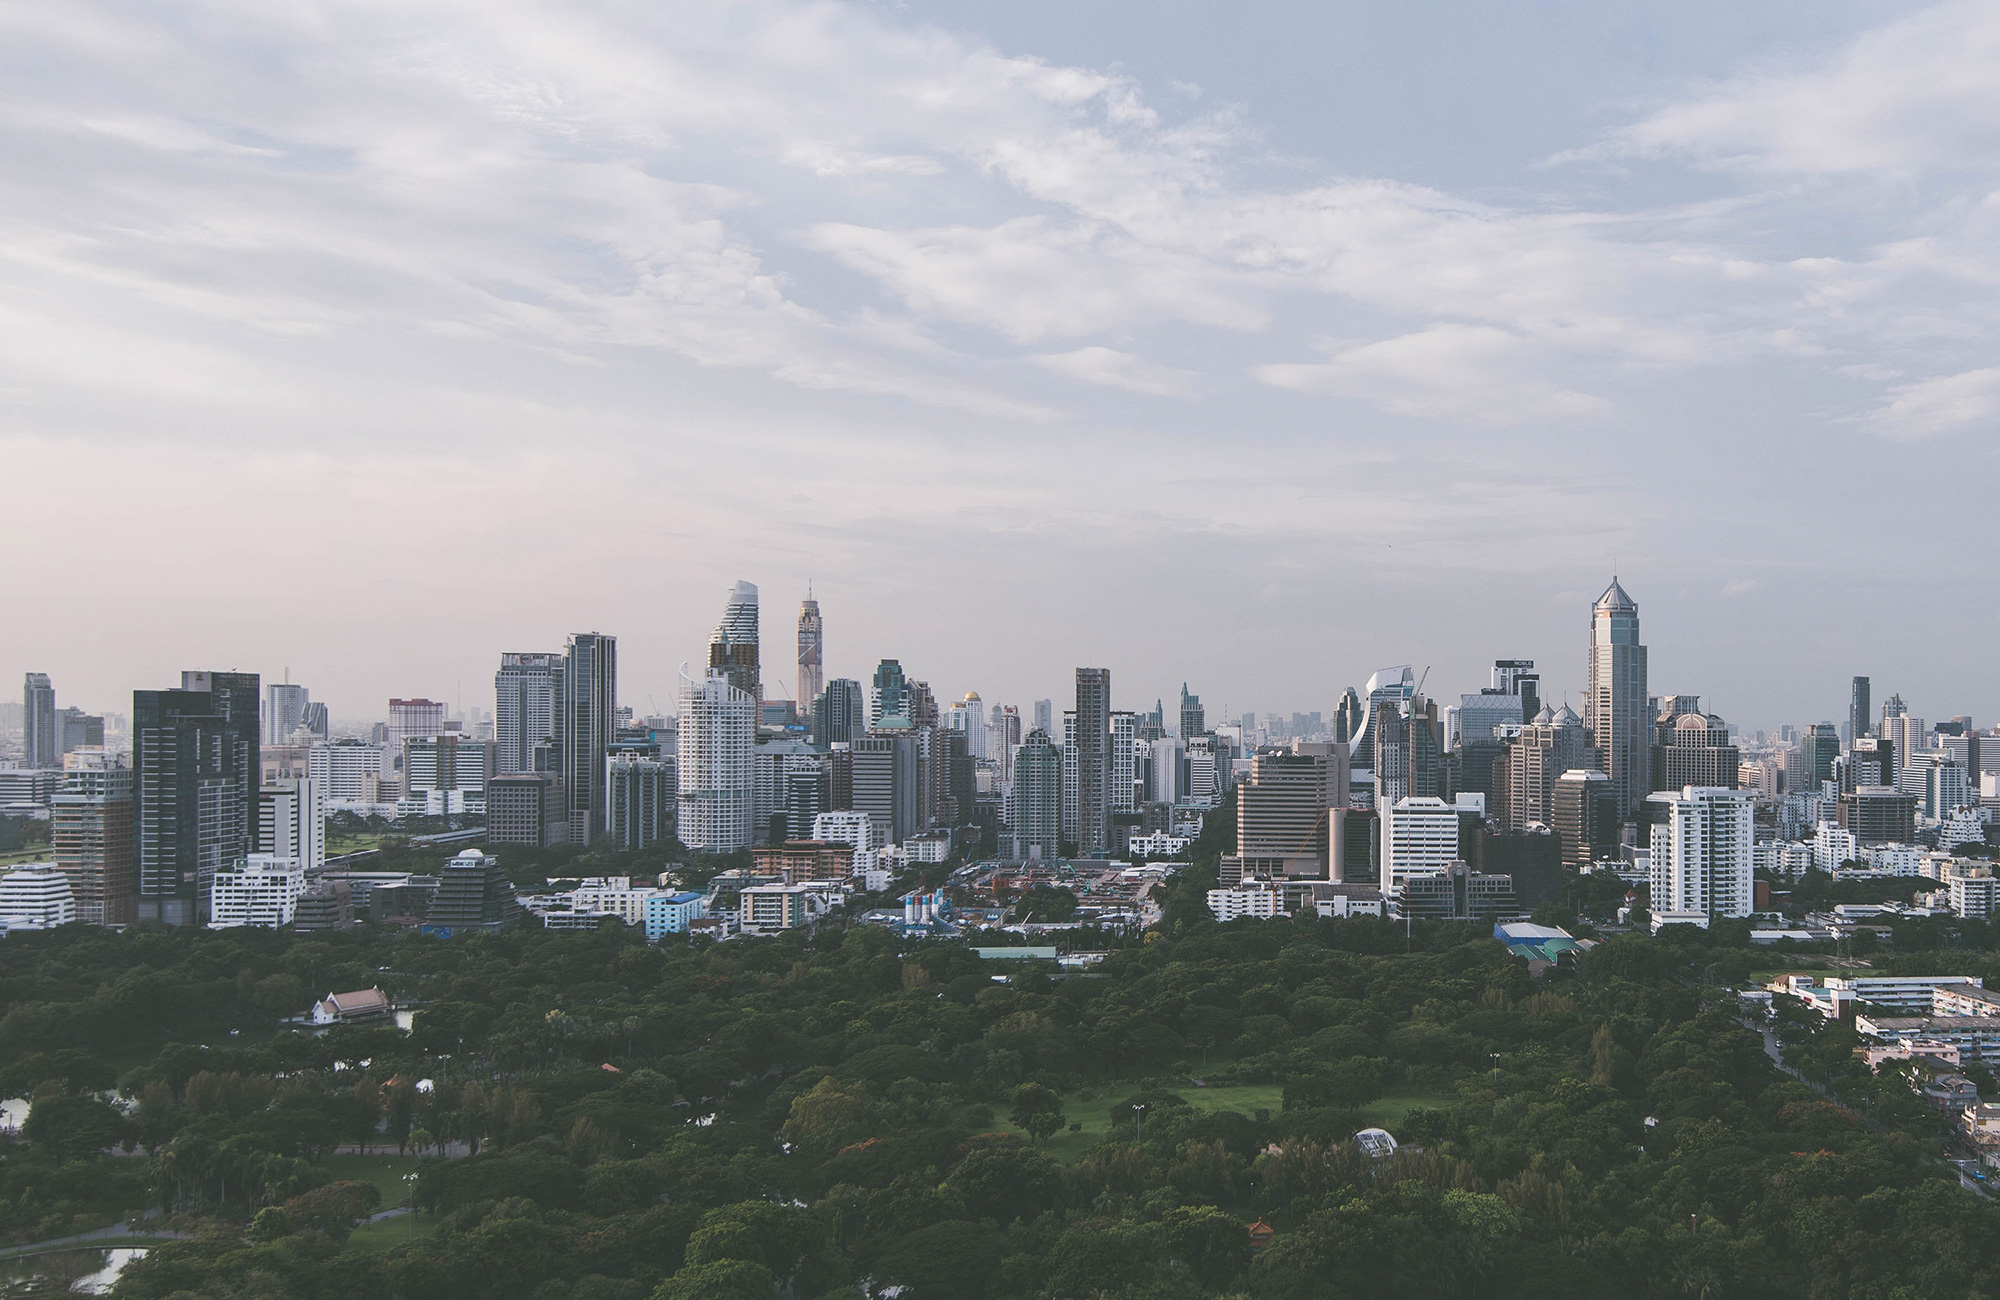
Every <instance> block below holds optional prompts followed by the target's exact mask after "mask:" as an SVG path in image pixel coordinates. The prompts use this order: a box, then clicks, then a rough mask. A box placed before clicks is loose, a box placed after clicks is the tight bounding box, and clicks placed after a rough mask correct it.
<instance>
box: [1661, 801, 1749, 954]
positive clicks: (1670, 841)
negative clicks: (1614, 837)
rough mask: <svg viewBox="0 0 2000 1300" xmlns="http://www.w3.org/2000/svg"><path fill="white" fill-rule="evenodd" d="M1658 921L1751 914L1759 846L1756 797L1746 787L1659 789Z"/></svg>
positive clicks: (1699, 922) (1697, 922)
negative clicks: (1754, 818) (1754, 809)
mask: <svg viewBox="0 0 2000 1300" xmlns="http://www.w3.org/2000/svg"><path fill="white" fill-rule="evenodd" d="M1650 802H1651V803H1653V804H1655V805H1658V806H1659V811H1660V813H1661V818H1660V820H1659V821H1656V822H1654V823H1653V827H1652V844H1651V847H1652V854H1651V870H1652V912H1653V923H1654V925H1655V926H1659V925H1674V924H1682V923H1691V924H1695V925H1703V926H1705V925H1707V924H1708V922H1709V921H1710V920H1711V919H1713V918H1715V917H1743V916H1748V915H1750V912H1751V908H1752V905H1753V903H1754V891H1753V885H1752V876H1751V869H1752V865H1753V852H1754V848H1755V835H1754V831H1755V826H1754V825H1753V822H1752V801H1751V797H1750V795H1749V794H1747V793H1746V792H1744V791H1741V790H1725V789H1720V788H1712V787H1711V788H1703V787H1701V786H1687V787H1685V788H1684V789H1681V790H1678V791H1664V792H1661V793H1658V794H1654V795H1652V796H1651V798H1650Z"/></svg>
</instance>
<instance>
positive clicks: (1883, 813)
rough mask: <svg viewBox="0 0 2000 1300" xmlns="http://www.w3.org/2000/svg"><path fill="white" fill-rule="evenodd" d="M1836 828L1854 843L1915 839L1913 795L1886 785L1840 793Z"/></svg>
mask: <svg viewBox="0 0 2000 1300" xmlns="http://www.w3.org/2000/svg"><path fill="white" fill-rule="evenodd" d="M1837 815H1838V818H1839V824H1840V828H1841V829H1842V830H1844V831H1846V832H1848V833H1849V834H1850V835H1852V836H1854V839H1855V842H1856V843H1858V844H1862V845H1869V844H1910V843H1914V842H1915V840H1916V838H1917V796H1916V795H1914V794H1906V793H1904V792H1903V791H1901V790H1896V789H1892V788H1891V787H1889V786H1883V785H1874V786H1867V785H1864V786H1861V787H1859V788H1857V789H1855V790H1853V791H1852V792H1850V793H1847V794H1843V795H1841V796H1840V805H1839V811H1838V814H1837Z"/></svg>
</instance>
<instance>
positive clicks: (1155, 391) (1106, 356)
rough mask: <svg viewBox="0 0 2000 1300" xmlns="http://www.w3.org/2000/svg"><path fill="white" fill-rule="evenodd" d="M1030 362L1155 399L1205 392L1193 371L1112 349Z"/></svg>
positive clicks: (1060, 354) (1093, 349) (1085, 350)
mask: <svg viewBox="0 0 2000 1300" xmlns="http://www.w3.org/2000/svg"><path fill="white" fill-rule="evenodd" d="M1029 360H1031V361H1033V362H1034V363H1035V364H1036V365H1039V366H1046V367H1047V368H1048V369H1050V370H1054V371H1057V372H1058V373H1060V374H1065V375H1068V376H1069V377H1070V378H1072V379H1081V380H1082V381H1083V382H1085V383H1087V384H1101V385H1103V386H1104V387H1107V388H1122V389H1124V390H1125V391H1127V392H1130V393H1144V394H1147V395H1148V396H1151V397H1196V396H1199V395H1200V393H1201V390H1202V383H1201V377H1200V376H1199V375H1196V374H1194V373H1193V372H1192V371H1187V370H1176V369H1174V368H1173V367H1171V366H1162V365H1158V364H1155V363H1154V362H1151V361H1148V360H1146V359H1145V358H1144V357H1141V356H1136V355H1134V354H1132V353H1130V352H1119V351H1116V350H1114V349H1112V348H1100V347H1091V348H1078V349H1077V350H1076V351H1074V352H1057V353H1051V354H1049V355H1046V356H1037V357H1030V358H1029Z"/></svg>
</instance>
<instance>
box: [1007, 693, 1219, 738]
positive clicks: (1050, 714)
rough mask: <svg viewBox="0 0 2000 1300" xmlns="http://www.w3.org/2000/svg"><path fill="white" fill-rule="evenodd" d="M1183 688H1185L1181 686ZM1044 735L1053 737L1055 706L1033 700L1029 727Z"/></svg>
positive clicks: (1050, 701)
mask: <svg viewBox="0 0 2000 1300" xmlns="http://www.w3.org/2000/svg"><path fill="white" fill-rule="evenodd" d="M1182 689H1183V690H1185V689H1186V688H1182ZM1029 730H1031V731H1039V732H1041V733H1042V734H1043V735H1044V736H1048V737H1050V738H1053V737H1054V736H1055V734H1056V706H1055V701H1054V700H1036V701H1035V725H1034V726H1033V727H1031V728H1029Z"/></svg>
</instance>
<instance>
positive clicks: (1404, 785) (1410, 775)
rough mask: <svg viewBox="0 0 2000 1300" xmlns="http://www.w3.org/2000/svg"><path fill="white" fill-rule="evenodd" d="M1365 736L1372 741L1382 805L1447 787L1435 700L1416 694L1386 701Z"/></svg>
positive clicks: (1432, 794) (1377, 791) (1377, 799)
mask: <svg viewBox="0 0 2000 1300" xmlns="http://www.w3.org/2000/svg"><path fill="white" fill-rule="evenodd" d="M1364 739H1366V740H1367V741H1369V742H1371V743H1372V749H1373V759H1374V764H1375V769H1374V777H1375V804H1376V806H1377V807H1378V808H1386V807H1389V806H1391V805H1393V804H1395V803H1396V802H1397V801H1399V800H1402V799H1408V798H1419V799H1429V798H1436V797H1437V796H1438V795H1439V794H1440V793H1441V792H1442V791H1443V780H1442V778H1443V775H1444V728H1443V725H1442V724H1441V723H1440V721H1439V719H1438V710H1437V704H1436V702H1435V701H1432V700H1429V699H1426V698H1425V697H1423V696H1421V695H1415V694H1412V695H1410V696H1408V697H1407V698H1404V699H1401V700H1395V699H1385V700H1382V701H1381V702H1379V703H1378V704H1376V705H1375V714H1374V717H1373V719H1372V720H1371V722H1370V724H1369V726H1368V727H1367V729H1366V731H1365V732H1364Z"/></svg>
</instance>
